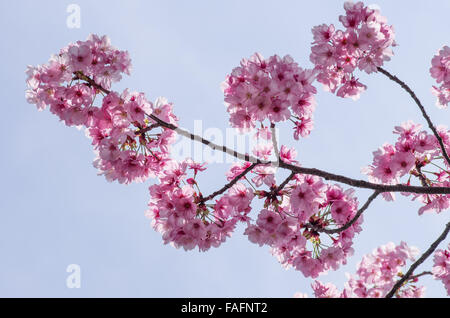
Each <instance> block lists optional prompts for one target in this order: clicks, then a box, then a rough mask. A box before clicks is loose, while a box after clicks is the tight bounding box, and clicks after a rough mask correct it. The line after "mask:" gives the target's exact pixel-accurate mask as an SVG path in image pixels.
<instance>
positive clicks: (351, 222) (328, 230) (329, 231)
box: [305, 191, 380, 234]
mask: <svg viewBox="0 0 450 318" xmlns="http://www.w3.org/2000/svg"><path fill="white" fill-rule="evenodd" d="M379 194H380V191H375V192H374V193H372V195H371V196H370V197H369V198H368V199H367V201H366V203H364V205H363V206H362V207H361V208H360V209H359V210H358V212H357V213H356V215H355V216H354V217H353V218H352V219H351V220H350V221H349V222H347V223H345V224H344V225H343V226H342V227H340V228H337V229H327V228H319V227H317V226H315V225H313V224H310V223H308V224H306V225H305V226H306V227H309V228H312V229H313V230H315V231H317V232H323V233H327V234H334V233H339V232H342V231H345V230H346V229H348V228H349V227H350V226H352V224H353V223H355V222H356V220H358V219H359V217H360V216H361V214H363V212H364V211H365V210H367V208H368V207H369V205H370V204H371V203H372V201H373V200H375V198H376V197H377V196H378V195H379Z"/></svg>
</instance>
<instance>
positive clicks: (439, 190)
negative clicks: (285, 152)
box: [75, 72, 450, 194]
mask: <svg viewBox="0 0 450 318" xmlns="http://www.w3.org/2000/svg"><path fill="white" fill-rule="evenodd" d="M75 76H76V79H81V80H84V81H86V82H87V83H88V84H89V85H90V86H92V87H95V88H96V89H98V90H100V91H102V92H104V93H105V94H110V93H111V91H109V90H107V89H105V88H103V87H102V86H100V85H98V84H97V83H95V81H94V80H92V79H91V78H89V77H88V76H86V75H84V74H83V73H82V72H75ZM148 116H149V117H150V118H151V119H153V120H154V121H155V122H156V123H158V124H159V125H160V126H162V127H165V128H167V129H171V130H174V131H175V132H177V133H178V134H180V135H182V136H184V137H186V138H190V139H191V140H194V141H197V142H201V143H203V144H204V145H206V146H208V147H210V148H212V149H213V150H219V151H222V152H224V153H227V154H229V155H230V156H233V157H235V158H237V159H240V160H243V161H247V162H252V163H256V164H269V165H273V166H279V167H280V168H284V169H287V170H290V171H292V172H295V173H301V174H309V175H315V176H319V177H322V178H324V179H325V180H333V181H337V182H340V183H345V184H348V185H350V186H353V187H357V188H365V189H372V190H378V191H380V192H409V193H427V194H450V187H416V186H406V185H402V184H397V185H384V184H377V183H371V182H367V181H364V180H356V179H352V178H348V177H345V176H342V175H338V174H334V173H330V172H326V171H322V170H319V169H316V168H305V167H299V166H295V165H292V164H289V163H286V162H284V161H282V160H280V161H279V162H276V161H262V160H260V159H257V158H255V157H253V156H250V155H248V154H241V153H239V152H237V151H235V150H232V149H230V148H227V147H225V146H219V145H217V144H215V143H213V142H211V141H209V140H206V139H204V138H203V137H200V136H197V135H194V134H191V133H190V132H188V131H187V130H184V129H182V128H179V127H177V126H175V125H173V124H171V123H167V122H165V121H163V120H161V119H159V118H158V117H156V116H155V115H153V114H150V115H148Z"/></svg>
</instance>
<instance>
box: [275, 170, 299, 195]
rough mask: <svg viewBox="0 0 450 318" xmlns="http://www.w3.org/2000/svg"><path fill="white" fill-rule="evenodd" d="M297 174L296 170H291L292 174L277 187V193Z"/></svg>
mask: <svg viewBox="0 0 450 318" xmlns="http://www.w3.org/2000/svg"><path fill="white" fill-rule="evenodd" d="M294 176H295V172H291V174H290V175H289V176H288V177H287V178H286V179H285V180H284V181H283V182H282V183H281V184H280V185H279V186H278V188H277V189H276V193H278V192H280V191H281V190H283V188H284V187H285V186H286V185H287V184H288V183H289V181H291V180H292V178H293V177H294Z"/></svg>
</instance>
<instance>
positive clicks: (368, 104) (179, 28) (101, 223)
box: [0, 1, 450, 297]
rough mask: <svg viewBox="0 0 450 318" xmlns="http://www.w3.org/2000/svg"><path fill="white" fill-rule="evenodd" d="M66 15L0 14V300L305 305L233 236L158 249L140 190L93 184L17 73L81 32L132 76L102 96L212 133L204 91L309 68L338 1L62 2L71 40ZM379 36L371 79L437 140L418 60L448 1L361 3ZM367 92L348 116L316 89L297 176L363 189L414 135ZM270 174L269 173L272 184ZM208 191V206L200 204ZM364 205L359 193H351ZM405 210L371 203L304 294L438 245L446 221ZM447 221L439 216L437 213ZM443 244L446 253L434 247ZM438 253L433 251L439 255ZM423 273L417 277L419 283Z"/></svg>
mask: <svg viewBox="0 0 450 318" xmlns="http://www.w3.org/2000/svg"><path fill="white" fill-rule="evenodd" d="M70 3H73V2H69V1H39V2H37V1H8V2H6V1H2V2H1V3H0V30H1V31H0V32H1V35H2V41H3V45H2V47H3V49H2V50H0V60H1V61H2V62H3V65H2V72H1V73H0V77H1V83H2V85H1V88H0V89H1V96H2V104H3V106H2V109H3V116H1V117H0V122H1V124H0V140H1V144H2V156H0V165H1V167H2V170H1V171H2V178H1V179H0V190H1V200H0V260H1V261H0V296H3V297H10V296H25V297H31V296H32V297H49V296H52V297H109V296H114V297H187V296H192V297H194V296H197V297H216V296H217V297H231V296H235V297H291V296H292V295H293V294H294V293H295V292H296V291H302V292H307V293H309V294H311V290H310V283H311V280H310V279H305V278H304V277H302V275H301V274H300V273H299V272H296V271H294V270H287V271H286V270H284V269H283V268H282V267H281V266H280V265H279V264H278V262H277V260H276V259H275V258H274V257H272V256H271V255H270V253H269V250H268V248H265V247H264V248H260V247H258V246H256V245H254V244H252V243H250V242H249V241H248V240H247V239H246V237H244V236H243V235H242V232H243V229H242V228H238V230H237V231H236V233H235V235H234V236H233V237H232V238H231V239H229V240H228V241H227V242H226V243H225V244H223V245H222V246H221V247H220V248H218V249H213V250H210V251H208V252H206V253H199V252H197V251H191V252H184V251H182V250H177V249H174V248H173V247H171V246H168V245H163V244H162V240H161V237H160V234H158V233H156V232H155V231H153V229H152V228H151V227H150V221H149V220H148V219H146V218H145V217H144V211H145V209H146V204H147V201H148V199H149V196H148V191H147V188H148V186H149V185H150V184H151V182H152V181H147V182H146V183H145V184H133V185H129V186H124V185H119V184H117V183H108V182H106V180H105V179H104V178H103V177H98V176H97V175H96V170H95V168H94V167H93V166H92V159H93V157H94V155H93V153H92V149H91V146H90V142H89V140H88V139H87V138H86V137H84V133H83V132H82V131H78V130H77V129H75V128H67V127H65V126H64V125H63V124H62V123H60V122H58V120H57V118H56V117H55V116H53V115H52V114H50V113H49V112H37V111H36V109H35V107H34V106H33V105H29V104H27V102H26V101H25V98H24V91H25V74H24V71H25V68H26V65H28V64H31V65H36V64H41V63H45V62H46V61H47V59H48V57H49V56H50V54H51V53H54V52H57V51H58V50H59V48H61V47H63V46H65V45H66V44H68V43H69V42H73V41H76V40H84V39H85V38H86V37H87V35H88V34H89V33H97V34H107V35H108V36H109V37H110V38H111V40H112V43H113V45H114V46H116V47H118V48H120V49H125V50H128V51H129V52H130V55H131V58H132V62H133V72H132V75H131V76H130V77H126V78H124V80H123V81H122V82H120V83H119V84H118V85H116V86H114V88H115V89H117V90H120V89H123V88H126V87H129V88H130V89H133V90H137V91H143V92H145V93H146V94H147V96H148V97H149V98H150V99H152V100H154V99H155V98H156V97H158V96H166V97H167V98H168V99H169V100H170V101H172V102H174V105H175V112H176V114H177V115H178V116H179V118H180V123H181V125H182V126H183V127H186V128H189V129H192V128H193V124H194V120H203V127H204V129H205V128H208V127H218V128H220V129H223V130H225V128H227V127H228V116H227V113H226V111H225V107H224V106H223V94H222V92H221V90H220V83H221V82H222V81H223V79H224V78H225V75H226V74H227V73H229V72H230V71H231V70H232V68H233V67H235V66H237V65H238V63H239V61H240V60H241V58H243V57H248V56H250V55H251V54H253V53H254V52H260V53H262V54H263V55H264V56H267V57H268V56H270V55H273V54H279V55H285V54H290V55H292V56H293V57H294V59H295V60H296V61H297V62H298V63H299V64H300V65H301V66H303V67H311V63H310V62H309V58H308V57H309V52H310V42H311V41H312V35H311V31H310V30H311V27H313V26H315V25H318V24H321V23H335V24H337V22H338V15H339V14H342V13H343V8H342V4H343V1H314V2H312V1H277V2H273V1H245V2H244V1H226V2H225V1H224V2H219V1H189V2H188V1H127V2H125V1H77V2H74V3H76V4H78V5H79V6H80V8H81V28H80V29H69V28H67V26H66V18H67V15H68V14H67V13H66V8H67V6H68V5H69V4H70ZM376 3H377V4H378V5H379V6H380V7H381V10H382V14H383V15H385V16H387V18H388V21H389V23H390V24H394V26H395V30H396V39H397V42H398V43H399V46H398V47H396V48H395V56H394V58H393V59H392V61H390V62H388V63H387V64H386V65H385V67H386V69H388V70H389V71H391V72H392V73H394V74H397V75H398V76H399V77H400V78H402V79H404V80H405V81H406V82H407V83H409V84H410V86H411V87H412V88H413V89H414V90H415V91H416V92H417V94H418V96H419V97H420V98H421V100H422V101H423V103H424V104H425V105H426V107H427V110H429V114H430V116H431V118H432V119H433V120H434V121H435V123H436V124H446V125H450V115H449V113H448V111H444V110H439V109H437V108H436V107H435V106H434V103H435V99H434V96H432V95H431V93H430V87H431V85H433V84H434V82H433V79H432V78H431V77H430V76H429V71H428V70H429V67H430V60H431V58H432V56H433V55H434V54H435V52H436V51H437V50H438V49H439V48H440V47H441V46H442V45H444V44H447V45H448V44H449V43H448V30H449V29H450V20H449V19H448V12H449V11H450V3H449V2H448V1H433V2H431V1H428V2H424V1H377V2H376ZM360 78H361V81H362V82H363V83H365V84H366V85H367V86H368V90H367V91H366V92H365V93H363V94H362V97H361V98H360V100H359V101H357V102H354V101H352V100H350V99H345V100H344V99H341V98H337V97H335V96H333V95H331V94H329V93H327V92H324V91H323V90H322V89H321V88H320V87H319V93H318V95H317V100H318V107H317V110H316V113H315V129H314V130H313V132H312V134H311V136H310V137H308V138H306V139H302V140H300V141H299V142H294V141H293V140H292V138H291V136H290V128H286V129H285V130H282V138H283V141H284V143H285V144H288V145H292V146H295V147H296V148H297V150H298V153H299V159H300V161H301V163H302V164H303V165H304V166H306V167H316V168H321V169H325V170H328V171H332V172H336V173H341V174H345V175H348V176H351V177H355V178H364V176H362V175H361V174H360V168H361V167H362V166H365V165H367V164H369V163H371V161H372V151H374V150H376V149H377V147H379V146H380V145H381V144H383V143H384V142H392V141H394V136H393V135H392V130H393V127H394V126H396V125H398V124H400V123H401V122H403V121H406V120H408V119H412V120H414V121H416V122H420V123H422V124H425V122H424V120H423V119H422V118H421V117H420V112H419V110H418V109H417V107H416V105H415V104H414V103H413V101H412V100H411V99H410V97H409V96H408V95H407V94H406V93H405V92H404V91H402V90H401V89H400V88H399V87H398V86H396V85H395V84H394V83H392V82H390V81H389V80H387V79H386V78H385V77H383V76H382V75H380V74H372V75H367V74H361V76H360ZM228 167H229V165H227V164H214V165H211V166H210V169H209V171H208V174H207V175H205V176H204V177H203V179H201V181H202V184H201V185H202V188H204V189H211V190H212V189H216V188H218V187H220V186H222V185H223V183H224V182H225V176H224V172H225V171H226V170H227V168H228ZM282 177H283V174H280V180H281V178H282ZM208 192H209V191H208ZM357 193H358V195H359V197H360V199H359V200H360V202H364V201H365V200H366V198H367V196H369V195H370V192H369V191H365V190H361V191H357ZM418 208H419V205H418V204H417V203H415V202H410V201H409V200H407V199H406V198H404V197H400V196H398V200H397V201H396V202H395V203H388V202H385V201H383V200H381V199H377V200H376V202H374V203H373V204H372V206H371V207H370V209H369V210H368V211H367V212H366V213H365V222H364V224H363V229H364V231H363V232H362V233H361V234H360V235H359V236H358V237H357V239H356V241H355V245H354V248H355V255H354V256H353V257H352V258H350V259H349V262H348V265H346V266H344V267H342V268H341V269H340V270H339V271H337V272H332V273H330V274H328V275H327V276H323V277H321V278H320V279H321V280H322V281H324V282H328V281H331V282H335V283H336V285H337V286H338V287H340V288H342V286H343V283H344V281H345V275H344V273H345V272H351V273H352V272H354V270H355V266H356V263H357V262H358V261H359V260H360V259H361V256H362V255H364V254H367V253H370V252H371V251H372V250H373V249H374V248H376V247H377V246H379V245H382V244H386V243H387V242H389V241H393V242H395V243H399V242H400V241H401V240H404V241H406V242H408V244H410V245H414V246H417V247H418V248H419V249H421V250H422V251H423V250H424V249H426V248H427V246H429V244H430V243H431V242H433V241H434V240H435V238H436V237H437V236H438V235H439V234H440V233H441V232H442V230H443V227H444V224H445V222H447V221H448V214H446V213H445V212H444V213H442V214H440V215H434V214H433V215H431V214H430V215H423V216H420V217H419V216H418V215H417V210H418ZM447 213H448V212H447ZM446 243H448V239H447V241H446ZM443 246H444V245H443ZM69 264H79V265H80V266H81V288H79V289H69V288H67V287H66V277H67V275H68V274H67V273H66V267H67V266H68V265H69ZM430 266H431V263H430V262H429V261H428V262H427V263H426V264H424V265H423V266H422V267H421V268H420V269H421V270H427V269H430ZM423 282H424V283H425V284H426V285H427V287H428V288H427V295H428V296H435V297H439V296H444V295H445V291H444V288H443V285H442V284H441V283H440V282H435V281H433V280H432V279H430V278H429V277H426V278H424V279H423Z"/></svg>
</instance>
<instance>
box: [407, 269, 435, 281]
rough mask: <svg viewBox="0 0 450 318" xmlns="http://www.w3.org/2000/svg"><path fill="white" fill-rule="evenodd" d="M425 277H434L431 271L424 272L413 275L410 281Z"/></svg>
mask: <svg viewBox="0 0 450 318" xmlns="http://www.w3.org/2000/svg"><path fill="white" fill-rule="evenodd" d="M425 275H433V273H432V272H430V271H424V272H422V273H420V274H417V275H412V276H411V277H409V279H410V280H411V279H416V278H419V277H421V276H425Z"/></svg>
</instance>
